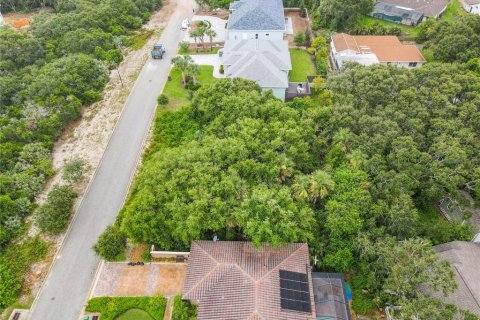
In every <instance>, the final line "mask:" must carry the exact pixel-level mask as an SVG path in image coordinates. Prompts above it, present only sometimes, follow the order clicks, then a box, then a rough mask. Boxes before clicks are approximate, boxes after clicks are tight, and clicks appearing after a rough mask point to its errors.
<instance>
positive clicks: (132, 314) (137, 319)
mask: <svg viewBox="0 0 480 320" xmlns="http://www.w3.org/2000/svg"><path fill="white" fill-rule="evenodd" d="M115 320H154V319H153V318H152V317H151V316H150V315H149V314H148V313H147V312H145V311H143V310H141V309H130V310H128V311H127V312H125V313H124V314H122V315H121V316H119V317H117V318H116V319H115Z"/></svg>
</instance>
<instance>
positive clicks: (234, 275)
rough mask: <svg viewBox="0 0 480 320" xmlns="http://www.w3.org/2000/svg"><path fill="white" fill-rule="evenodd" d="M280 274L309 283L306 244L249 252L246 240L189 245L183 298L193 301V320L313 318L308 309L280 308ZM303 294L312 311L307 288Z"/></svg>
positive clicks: (252, 248) (299, 319) (311, 299)
mask: <svg viewBox="0 0 480 320" xmlns="http://www.w3.org/2000/svg"><path fill="white" fill-rule="evenodd" d="M280 270H288V271H292V272H299V273H304V274H305V273H306V274H307V275H308V279H309V282H310V283H311V274H310V260H309V255H308V246H307V244H302V243H293V244H287V245H284V246H282V247H279V248H275V247H272V246H270V245H264V246H262V247H260V248H255V247H254V246H253V245H252V244H251V243H249V242H233V241H217V242H212V241H194V242H192V245H191V249H190V258H189V264H188V270H187V275H186V278H185V284H184V288H183V299H188V300H196V301H198V303H199V308H198V319H199V320H203V319H208V320H217V319H218V320H225V319H235V320H242V319H245V320H247V319H249V320H250V319H264V320H267V319H272V320H273V319H284V320H290V319H291V320H293V319H296V320H297V319H298V320H302V319H305V320H307V319H308V320H313V319H315V317H314V315H313V311H312V312H298V311H292V310H285V309H282V307H281V301H280V276H279V272H280ZM309 290H310V304H311V306H312V310H314V302H313V291H312V288H311V285H310V286H309Z"/></svg>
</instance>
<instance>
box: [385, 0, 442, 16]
mask: <svg viewBox="0 0 480 320" xmlns="http://www.w3.org/2000/svg"><path fill="white" fill-rule="evenodd" d="M382 2H384V3H389V4H393V5H396V6H399V7H404V8H410V9H414V10H416V11H419V12H421V13H423V14H424V15H425V16H427V17H437V16H438V15H440V14H441V13H442V12H443V11H444V10H445V8H446V7H447V5H448V2H449V0H382Z"/></svg>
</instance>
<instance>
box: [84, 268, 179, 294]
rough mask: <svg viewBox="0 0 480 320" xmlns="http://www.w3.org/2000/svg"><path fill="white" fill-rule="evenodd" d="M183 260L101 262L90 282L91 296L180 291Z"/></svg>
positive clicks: (176, 292) (177, 292) (172, 292)
mask: <svg viewBox="0 0 480 320" xmlns="http://www.w3.org/2000/svg"><path fill="white" fill-rule="evenodd" d="M186 272H187V264H186V263H154V262H153V263H147V264H145V265H144V266H129V265H128V264H127V263H105V264H103V267H102V270H101V271H100V272H99V275H98V279H97V281H96V283H95V285H94V288H93V292H92V297H104V296H109V297H125V296H153V295H157V294H159V295H162V296H164V297H167V298H170V297H174V296H176V295H179V294H182V289H183V283H184V282H185V274H186Z"/></svg>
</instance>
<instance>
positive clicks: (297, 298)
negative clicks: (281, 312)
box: [279, 270, 312, 312]
mask: <svg viewBox="0 0 480 320" xmlns="http://www.w3.org/2000/svg"><path fill="white" fill-rule="evenodd" d="M279 275H280V302H281V307H282V309H288V310H295V311H301V312H312V306H311V304H310V289H309V286H308V276H307V274H306V273H299V272H292V271H287V270H280V272H279Z"/></svg>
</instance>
